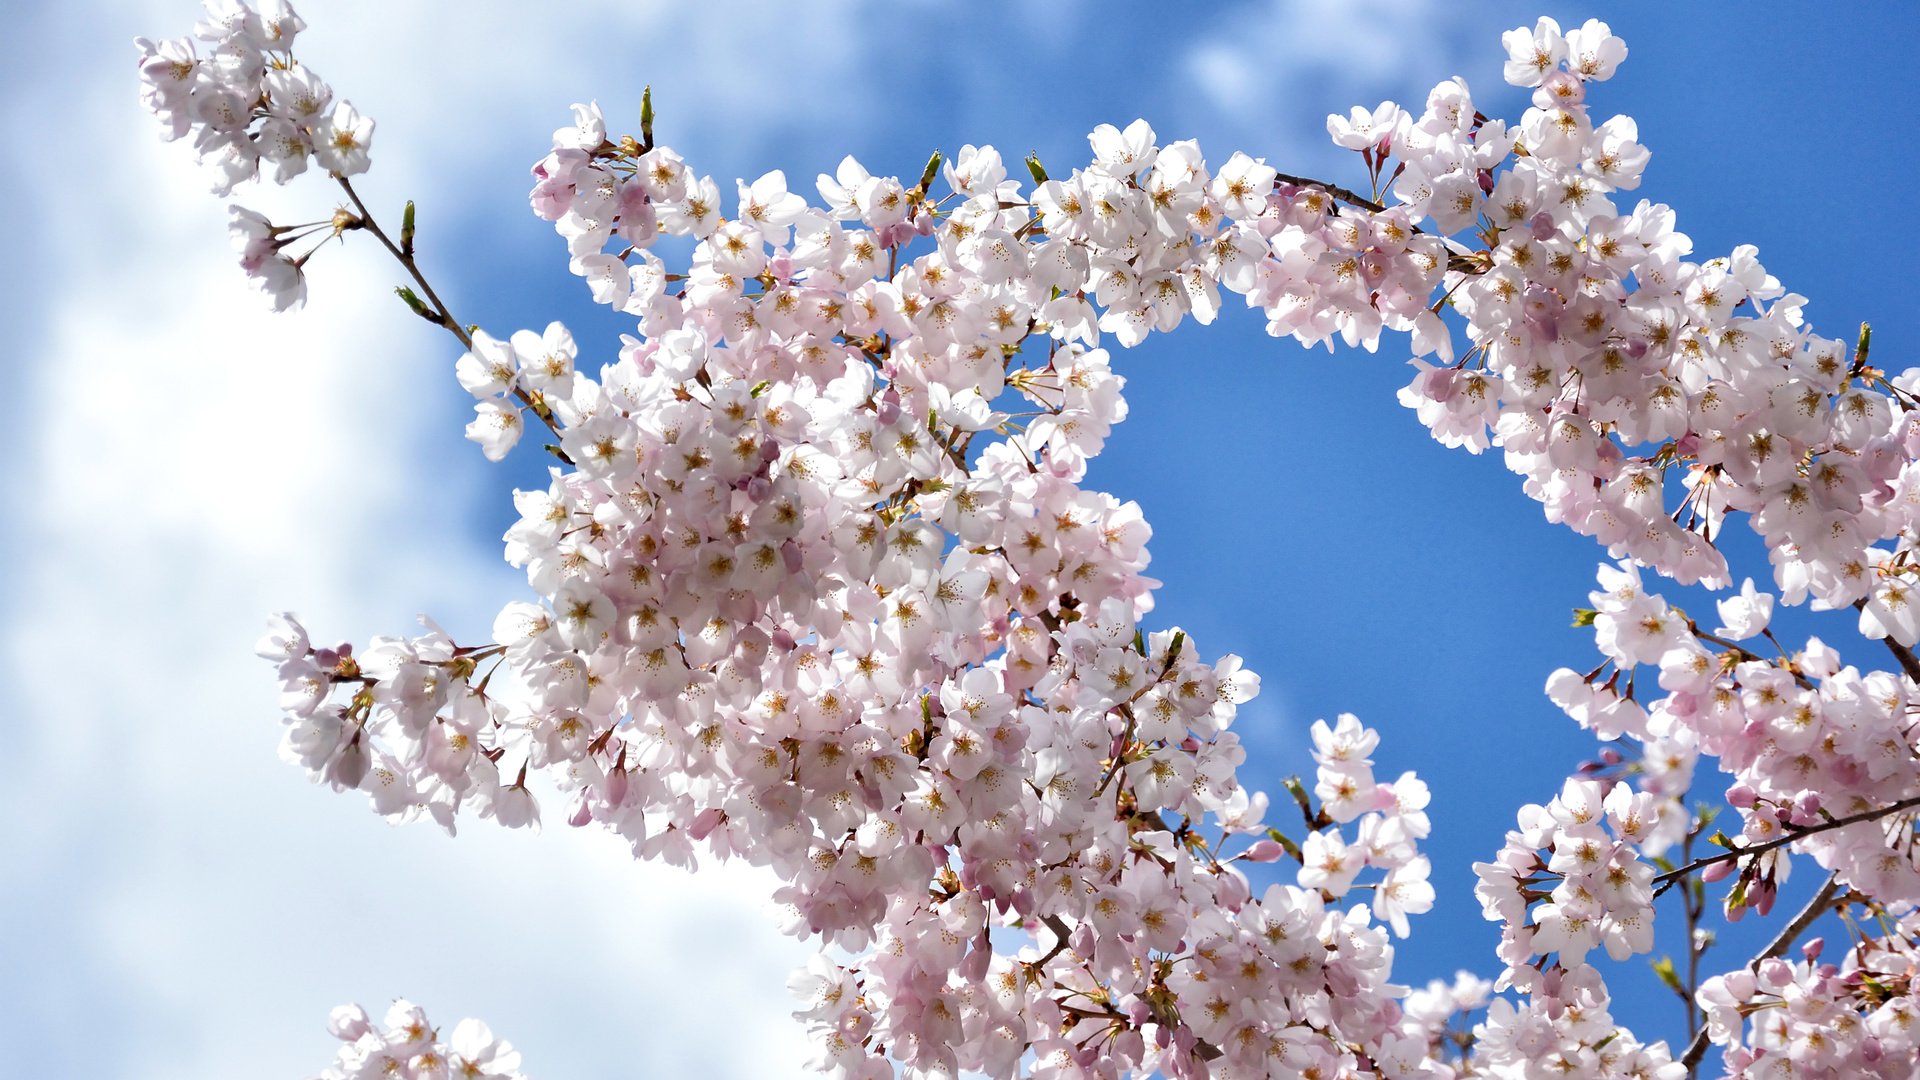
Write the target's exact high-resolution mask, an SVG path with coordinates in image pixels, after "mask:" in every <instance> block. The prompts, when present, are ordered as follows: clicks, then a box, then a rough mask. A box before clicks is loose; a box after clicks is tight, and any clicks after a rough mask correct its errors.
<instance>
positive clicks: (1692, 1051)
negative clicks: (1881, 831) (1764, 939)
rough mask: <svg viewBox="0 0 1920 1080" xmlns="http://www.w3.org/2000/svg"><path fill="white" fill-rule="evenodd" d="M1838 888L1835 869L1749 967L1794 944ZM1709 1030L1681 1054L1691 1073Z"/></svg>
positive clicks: (1695, 1036) (1698, 1034)
mask: <svg viewBox="0 0 1920 1080" xmlns="http://www.w3.org/2000/svg"><path fill="white" fill-rule="evenodd" d="M1839 889H1840V875H1839V874H1838V873H1836V874H1834V875H1833V876H1832V877H1830V878H1828V879H1827V883H1826V884H1825V885H1822V886H1820V891H1819V892H1817V893H1814V894H1813V899H1811V900H1809V901H1807V906H1806V907H1803V908H1801V909H1800V914H1798V915H1795V916H1794V917H1793V921H1792V922H1790V923H1788V924H1787V925H1785V926H1783V927H1781V928H1780V933H1778V934H1777V935H1775V936H1774V939H1773V943H1772V944H1771V945H1768V946H1767V947H1766V948H1765V949H1762V950H1760V955H1758V956H1756V957H1754V958H1753V959H1752V960H1749V961H1747V967H1748V968H1755V967H1758V966H1759V965H1760V962H1761V961H1762V960H1770V959H1772V958H1774V957H1776V956H1779V955H1781V954H1782V953H1784V952H1786V951H1787V950H1788V949H1790V948H1792V947H1793V943H1794V941H1795V940H1796V939H1797V938H1799V936H1800V935H1801V934H1804V933H1806V932H1807V928H1808V927H1810V926H1812V925H1813V923H1814V920H1816V919H1818V918H1819V917H1820V916H1822V915H1825V914H1826V913H1827V909H1828V908H1830V907H1832V906H1833V895H1834V893H1836V892H1838V891H1839ZM1707 1030H1708V1029H1707V1028H1705V1027H1702V1028H1701V1029H1700V1030H1699V1031H1696V1032H1694V1034H1693V1041H1692V1042H1690V1043H1688V1044H1687V1052H1686V1053H1685V1054H1683V1055H1681V1057H1680V1064H1682V1065H1685V1066H1686V1067H1687V1075H1688V1076H1692V1075H1694V1070H1695V1069H1697V1068H1699V1067H1700V1059H1701V1057H1703V1056H1705V1054H1706V1052H1707Z"/></svg>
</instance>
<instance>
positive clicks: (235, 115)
mask: <svg viewBox="0 0 1920 1080" xmlns="http://www.w3.org/2000/svg"><path fill="white" fill-rule="evenodd" d="M206 12H207V16H206V18H205V19H203V20H202V21H201V22H200V23H199V25H197V26H195V27H194V32H193V36H192V37H183V38H175V39H171V40H167V41H161V42H154V41H150V40H148V39H146V38H140V39H139V40H137V41H135V42H134V45H135V46H136V47H137V48H138V49H139V50H140V81H141V101H142V103H143V104H145V105H146V107H147V109H148V110H149V111H151V112H152V113H153V114H154V115H155V116H156V117H158V118H159V120H160V124H161V127H162V129H163V132H164V133H165V135H166V137H167V138H169V139H178V138H181V137H183V136H185V135H187V134H189V133H191V134H192V135H193V148H194V152H195V153H196V154H197V155H198V156H199V158H200V161H201V162H202V163H203V164H205V165H207V166H208V167H209V168H210V169H211V171H212V173H213V175H214V177H215V181H214V186H213V190H214V192H215V193H216V194H219V195H225V194H227V193H228V192H230V191H232V190H233V188H234V186H235V185H237V184H240V183H243V182H245V181H248V180H252V179H254V178H256V177H257V176H259V175H260V173H261V166H262V164H263V163H264V164H266V165H269V166H271V167H272V170H273V172H272V175H273V179H274V182H276V183H281V184H284V183H287V182H288V181H290V180H292V179H293V178H294V177H296V176H299V175H300V174H301V173H304V172H306V170H307V161H308V159H309V158H311V159H312V160H314V161H316V162H318V163H319V165H320V167H321V168H323V169H325V170H327V171H328V172H330V173H333V174H334V175H337V176H352V175H355V174H357V173H362V172H365V171H366V170H367V164H368V161H367V153H368V150H369V148H370V147H371V145H372V143H373V121H372V120H371V119H369V118H367V117H364V116H362V115H360V113H359V112H358V111H357V110H355V109H354V107H353V106H352V105H351V104H349V103H348V102H346V101H345V100H341V101H335V100H334V96H333V88H332V87H331V86H328V85H327V83H326V82H325V81H324V80H322V79H321V78H320V77H319V76H318V75H316V74H314V72H313V69H311V68H309V67H307V66H306V65H305V64H302V63H301V62H299V61H298V60H295V59H294V58H293V40H294V38H295V36H297V35H298V34H299V33H300V31H301V30H303V29H305V27H306V23H305V22H304V21H303V20H302V19H301V18H300V16H299V15H297V14H295V13H294V10H293V8H292V7H291V6H290V5H289V4H287V3H286V0H263V2H262V3H261V6H260V8H259V9H255V8H253V7H251V6H249V5H247V4H246V3H245V2H244V0H207V3H206ZM202 49H204V50H205V51H206V54H207V55H205V56H202V55H200V53H201V50H202ZM230 211H231V213H232V215H233V224H232V230H231V231H232V236H233V245H234V248H235V250H237V251H239V252H240V265H241V268H242V269H244V270H245V271H246V272H247V275H248V277H249V278H250V279H252V281H253V282H254V284H255V285H256V286H257V287H258V288H259V289H260V290H261V292H263V293H264V294H265V295H266V296H267V298H268V300H269V302H270V303H271V304H272V305H273V309H274V310H275V311H284V310H286V309H287V308H289V307H294V306H297V305H299V304H301V303H303V302H304V301H305V299H306V289H307V285H306V277H305V275H304V274H303V273H302V269H303V267H304V266H305V264H306V260H307V256H305V255H303V256H298V257H295V256H291V255H288V254H286V249H287V248H288V247H289V246H290V245H292V244H294V243H296V242H298V241H299V240H301V239H303V238H305V237H308V236H312V235H314V234H315V233H328V232H329V231H330V230H333V229H334V228H335V222H334V221H332V220H329V221H326V222H321V223H316V225H315V226H310V227H281V226H275V225H273V224H272V223H271V222H269V221H267V219H266V218H264V217H262V216H260V215H259V214H256V213H254V212H253V211H251V210H247V209H244V208H242V207H240V206H238V205H235V206H232V207H230ZM307 254H308V255H311V254H312V252H311V251H309V252H308V253H307Z"/></svg>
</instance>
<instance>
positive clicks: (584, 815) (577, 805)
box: [567, 791, 593, 829]
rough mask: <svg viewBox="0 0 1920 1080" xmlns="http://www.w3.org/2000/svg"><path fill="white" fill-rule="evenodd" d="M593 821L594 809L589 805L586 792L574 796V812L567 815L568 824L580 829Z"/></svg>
mask: <svg viewBox="0 0 1920 1080" xmlns="http://www.w3.org/2000/svg"><path fill="white" fill-rule="evenodd" d="M592 820H593V807H591V806H588V805H587V795H586V792H584V791H583V792H581V793H580V794H578V795H576V796H574V798H573V812H572V813H570V814H568V815H567V824H569V825H571V826H573V827H574V828H576V829H578V828H580V827H581V826H583V825H586V824H587V823H588V822H591V821H592Z"/></svg>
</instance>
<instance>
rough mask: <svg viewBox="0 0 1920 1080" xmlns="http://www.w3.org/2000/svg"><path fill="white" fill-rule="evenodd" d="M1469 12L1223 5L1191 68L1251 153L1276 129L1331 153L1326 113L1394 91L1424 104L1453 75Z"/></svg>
mask: <svg viewBox="0 0 1920 1080" xmlns="http://www.w3.org/2000/svg"><path fill="white" fill-rule="evenodd" d="M1470 14H1472V12H1470V11H1467V10H1465V9H1463V8H1462V6H1460V5H1447V4H1441V3H1436V2H1434V0H1244V2H1241V3H1238V4H1235V5H1233V6H1231V7H1229V8H1227V9H1226V10H1223V11H1220V12H1218V13H1216V16H1215V18H1214V19H1212V20H1211V25H1212V26H1213V28H1214V32H1213V33H1210V34H1207V35H1204V36H1202V37H1200V38H1198V39H1196V40H1195V41H1193V42H1192V43H1191V44H1190V45H1189V47H1188V48H1187V50H1186V52H1185V55H1184V66H1185V69H1186V74H1187V76H1188V77H1189V78H1190V79H1191V80H1192V81H1193V84H1194V85H1195V87H1196V88H1197V89H1198V90H1199V91H1200V92H1201V93H1202V94H1204V95H1205V96H1206V98H1207V99H1208V101H1209V102H1211V104H1212V105H1213V107H1214V108H1215V109H1216V110H1218V112H1219V113H1220V114H1221V117H1222V118H1223V119H1224V120H1225V121H1227V122H1228V123H1229V124H1230V125H1231V127H1232V128H1233V129H1234V130H1235V131H1236V133H1237V134H1239V135H1240V136H1241V141H1242V142H1244V143H1246V144H1247V149H1248V151H1249V152H1250V153H1257V152H1258V151H1257V150H1255V149H1254V147H1256V146H1267V145H1271V144H1272V143H1273V141H1274V135H1275V133H1276V132H1280V133H1284V134H1285V135H1287V136H1292V137H1293V138H1294V139H1299V138H1301V137H1302V136H1306V137H1308V138H1309V139H1310V140H1311V141H1310V142H1309V143H1308V145H1309V146H1310V147H1311V148H1313V149H1314V150H1316V151H1321V152H1323V153H1324V152H1325V151H1324V150H1323V149H1322V144H1323V143H1324V141H1325V140H1324V138H1321V137H1317V136H1319V134H1320V133H1321V132H1322V130H1323V129H1322V128H1321V127H1320V121H1321V118H1322V117H1323V116H1324V115H1325V114H1326V113H1327V112H1329V111H1332V110H1334V109H1339V110H1341V111H1344V110H1345V109H1346V108H1347V107H1349V106H1351V105H1355V104H1362V103H1364V104H1366V105H1368V106H1371V105H1373V104H1375V103H1376V102H1378V101H1379V100H1380V99H1381V97H1382V96H1383V95H1385V94H1388V93H1397V94H1402V95H1405V97H1403V99H1402V100H1403V103H1404V104H1408V105H1412V106H1418V105H1419V104H1420V102H1421V101H1423V100H1424V91H1425V89H1426V88H1427V87H1429V86H1431V85H1432V84H1433V83H1435V82H1438V81H1439V80H1441V79H1443V78H1445V77H1447V76H1448V75H1452V74H1454V73H1455V71H1456V70H1457V68H1458V67H1459V63H1460V60H1461V59H1462V54H1461V53H1460V52H1459V51H1458V50H1456V49H1455V47H1454V45H1453V39H1454V38H1455V36H1456V35H1455V33H1454V30H1455V28H1456V27H1457V26H1458V25H1459V24H1461V23H1463V22H1465V21H1466V20H1467V16H1468V15H1470ZM1492 40H1493V39H1491V38H1489V42H1491V41H1492ZM1416 94H1417V95H1420V96H1419V97H1418V98H1415V97H1414V95H1416Z"/></svg>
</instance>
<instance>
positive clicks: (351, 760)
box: [327, 738, 371, 791]
mask: <svg viewBox="0 0 1920 1080" xmlns="http://www.w3.org/2000/svg"><path fill="white" fill-rule="evenodd" d="M370 764H371V763H370V762H369V761H368V760H367V750H366V747H364V746H361V745H360V740H359V739H358V738H355V739H354V740H353V741H351V742H349V743H348V744H347V748H346V749H345V750H342V751H340V756H339V757H337V758H334V759H333V764H332V765H330V766H329V767H328V768H327V779H328V780H330V781H332V782H333V786H334V787H336V788H338V789H340V790H341V791H350V790H352V789H354V788H357V787H359V786H360V781H362V780H365V779H366V778H367V768H368V766H369V765H370Z"/></svg>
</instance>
